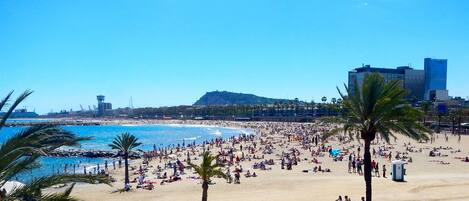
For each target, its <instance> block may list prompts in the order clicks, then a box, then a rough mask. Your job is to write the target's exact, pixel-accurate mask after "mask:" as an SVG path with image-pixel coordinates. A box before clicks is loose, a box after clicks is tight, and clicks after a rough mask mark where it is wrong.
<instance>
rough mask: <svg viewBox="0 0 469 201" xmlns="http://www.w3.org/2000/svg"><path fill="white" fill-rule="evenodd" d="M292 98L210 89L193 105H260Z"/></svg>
mask: <svg viewBox="0 0 469 201" xmlns="http://www.w3.org/2000/svg"><path fill="white" fill-rule="evenodd" d="M291 101H293V100H288V99H277V98H267V97H262V96H257V95H254V94H248V93H235V92H229V91H211V92H207V93H205V94H204V95H203V96H202V97H200V98H199V100H197V101H196V102H195V103H194V105H198V106H204V105H205V106H209V105H260V104H274V103H276V102H291Z"/></svg>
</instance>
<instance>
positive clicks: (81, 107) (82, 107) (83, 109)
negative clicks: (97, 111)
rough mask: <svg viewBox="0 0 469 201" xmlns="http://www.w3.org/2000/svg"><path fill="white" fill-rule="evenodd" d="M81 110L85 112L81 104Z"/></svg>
mask: <svg viewBox="0 0 469 201" xmlns="http://www.w3.org/2000/svg"><path fill="white" fill-rule="evenodd" d="M80 108H81V111H82V112H84V111H85V110H84V109H83V106H82V105H81V104H80Z"/></svg>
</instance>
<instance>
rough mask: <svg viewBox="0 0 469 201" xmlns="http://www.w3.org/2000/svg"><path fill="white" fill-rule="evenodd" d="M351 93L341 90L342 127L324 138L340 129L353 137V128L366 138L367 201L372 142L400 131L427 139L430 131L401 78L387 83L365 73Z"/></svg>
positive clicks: (414, 137)
mask: <svg viewBox="0 0 469 201" xmlns="http://www.w3.org/2000/svg"><path fill="white" fill-rule="evenodd" d="M345 89H346V90H347V92H348V96H346V95H344V94H342V92H341V91H340V90H339V89H337V90H338V91H339V94H340V96H341V97H342V99H343V103H342V105H343V107H344V109H345V110H344V111H345V112H344V114H343V115H342V116H340V117H338V118H336V120H338V121H337V122H340V123H341V124H342V125H343V126H342V127H340V128H337V129H333V130H331V131H330V132H328V133H326V134H324V136H323V137H324V138H328V137H330V136H332V135H335V134H339V133H341V132H343V133H348V134H349V136H350V138H354V135H353V132H352V131H358V135H356V136H355V138H358V139H361V140H363V141H364V146H365V147H364V157H363V158H364V166H365V168H364V179H365V184H366V200H367V201H371V200H372V183H371V154H370V145H371V141H373V140H374V139H375V137H376V135H377V134H379V135H380V136H381V138H382V139H384V140H385V141H386V142H388V143H389V139H390V137H394V138H396V137H395V135H394V133H401V134H403V135H405V136H408V137H410V138H413V139H415V140H420V139H428V135H427V134H429V133H430V131H429V130H428V129H426V128H425V127H424V126H423V125H421V124H419V123H417V120H418V119H419V118H421V116H422V112H421V111H420V110H418V109H415V108H413V107H411V105H410V104H408V103H407V102H406V101H405V99H404V97H405V94H406V92H405V90H404V89H402V88H401V87H400V86H399V81H391V82H389V83H388V84H386V83H385V81H384V78H383V77H382V76H381V75H379V74H376V73H374V74H369V75H366V76H365V79H364V81H363V85H362V86H361V88H359V87H358V83H357V82H355V87H354V88H353V89H348V88H347V86H345Z"/></svg>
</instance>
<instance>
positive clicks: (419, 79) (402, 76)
mask: <svg viewBox="0 0 469 201" xmlns="http://www.w3.org/2000/svg"><path fill="white" fill-rule="evenodd" d="M369 73H379V74H380V75H381V76H383V78H384V81H385V82H386V83H389V82H390V81H392V80H399V81H400V83H399V84H400V86H401V87H402V88H404V89H405V90H406V91H407V92H408V95H407V98H409V99H416V100H423V95H424V83H425V72H424V70H416V69H413V68H411V67H409V66H400V67H397V68H395V69H391V68H377V67H371V66H370V65H363V66H362V67H360V68H355V69H354V70H352V71H349V72H348V86H349V88H350V89H353V88H354V87H355V81H356V83H357V84H358V86H359V88H361V87H360V86H361V85H362V84H363V80H364V79H365V76H366V75H367V74H369Z"/></svg>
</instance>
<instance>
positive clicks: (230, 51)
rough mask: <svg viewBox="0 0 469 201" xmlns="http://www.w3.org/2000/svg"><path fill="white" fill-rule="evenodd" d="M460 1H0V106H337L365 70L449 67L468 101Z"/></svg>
mask: <svg viewBox="0 0 469 201" xmlns="http://www.w3.org/2000/svg"><path fill="white" fill-rule="evenodd" d="M468 10H469V1H465V0H460V1H457V0H451V1H430V0H422V1H420V0H379V1H353V0H343V1H334V0H327V1H326V0H324V1H312V0H308V1H306V0H304V1H303V0H211V1H205V0H197V1H196V0H187V1H186V0H150V1H141V0H128V1H120V0H98V1H97V0H35V1H15V0H2V1H0V70H1V71H0V95H1V96H3V95H2V94H6V93H7V92H8V91H10V90H16V92H17V94H18V93H19V92H20V91H23V90H25V89H33V90H34V91H35V93H34V94H33V95H32V96H31V98H29V100H28V101H27V102H26V103H25V104H24V105H23V106H26V107H27V108H28V109H31V110H32V109H34V108H35V109H36V111H37V112H39V113H47V112H49V111H51V110H53V111H58V110H60V109H70V108H73V109H79V105H80V104H82V105H83V106H84V107H86V108H87V107H88V105H96V95H97V94H103V95H106V101H110V102H112V103H113V105H114V107H126V106H128V104H129V99H130V96H132V97H133V102H134V106H135V107H143V106H170V105H180V104H192V103H193V102H195V101H196V100H197V98H199V97H200V96H202V95H203V94H204V93H205V92H207V91H212V90H228V91H234V92H245V93H254V94H257V95H261V96H267V97H274V98H295V97H297V98H299V99H301V100H308V101H310V100H311V99H315V100H316V101H319V99H320V97H322V96H327V97H329V98H330V97H333V96H335V97H337V92H336V90H335V87H336V86H337V85H340V86H342V83H344V82H346V81H347V71H348V70H350V69H352V68H353V67H357V66H361V65H362V63H364V64H371V65H373V66H381V67H395V66H401V65H409V64H411V65H412V66H413V67H415V68H423V59H424V58H425V57H433V58H446V59H448V88H449V90H450V95H453V96H454V95H457V96H462V97H466V96H469V87H468V86H469V85H468V84H469V82H468V78H469V12H468Z"/></svg>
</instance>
